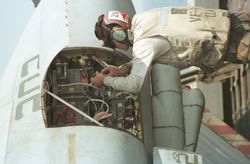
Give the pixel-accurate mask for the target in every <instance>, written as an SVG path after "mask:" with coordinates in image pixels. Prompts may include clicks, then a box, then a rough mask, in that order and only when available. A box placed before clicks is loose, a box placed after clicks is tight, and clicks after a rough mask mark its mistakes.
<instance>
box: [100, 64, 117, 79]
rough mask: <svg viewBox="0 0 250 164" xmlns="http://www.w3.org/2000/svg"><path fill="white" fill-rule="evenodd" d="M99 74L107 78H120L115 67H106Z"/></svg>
mask: <svg viewBox="0 0 250 164" xmlns="http://www.w3.org/2000/svg"><path fill="white" fill-rule="evenodd" d="M101 73H102V74H105V75H108V76H113V77H117V76H122V75H121V71H120V68H118V67H115V66H108V67H106V68H104V69H103V70H102V71H101Z"/></svg>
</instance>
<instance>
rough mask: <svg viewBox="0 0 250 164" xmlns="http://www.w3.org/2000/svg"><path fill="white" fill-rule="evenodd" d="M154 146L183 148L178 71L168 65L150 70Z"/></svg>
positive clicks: (157, 66)
mask: <svg viewBox="0 0 250 164" xmlns="http://www.w3.org/2000/svg"><path fill="white" fill-rule="evenodd" d="M152 93H153V96H152V109H153V128H154V144H155V146H157V147H167V148H173V149H177V150H183V148H184V121H183V120H184V118H183V109H182V94H181V84H180V73H179V70H178V69H176V68H175V67H173V66H170V65H164V64H154V65H153V68H152Z"/></svg>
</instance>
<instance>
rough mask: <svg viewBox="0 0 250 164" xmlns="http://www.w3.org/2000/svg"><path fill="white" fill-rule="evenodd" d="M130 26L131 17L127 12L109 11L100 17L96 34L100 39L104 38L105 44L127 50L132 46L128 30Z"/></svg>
mask: <svg viewBox="0 0 250 164" xmlns="http://www.w3.org/2000/svg"><path fill="white" fill-rule="evenodd" d="M130 26H131V19H130V17H129V16H128V15H127V14H126V13H124V12H121V11H109V12H107V13H105V14H103V15H101V16H99V17H98V21H97V23H96V25H95V35H96V37H97V38H98V39H99V40H103V42H104V46H107V47H110V48H120V49H124V50H126V49H128V47H129V46H132V44H131V41H130V40H129V38H128V32H127V30H128V29H129V28H130Z"/></svg>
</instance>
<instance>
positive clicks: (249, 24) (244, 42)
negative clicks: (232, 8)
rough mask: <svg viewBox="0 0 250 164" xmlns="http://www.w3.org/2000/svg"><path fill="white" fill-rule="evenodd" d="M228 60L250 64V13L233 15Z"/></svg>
mask: <svg viewBox="0 0 250 164" xmlns="http://www.w3.org/2000/svg"><path fill="white" fill-rule="evenodd" d="M226 60H227V61H229V62H232V63H249V62H250V12H243V13H238V14H233V15H231V31H230V42H229V47H228V52H227V54H226Z"/></svg>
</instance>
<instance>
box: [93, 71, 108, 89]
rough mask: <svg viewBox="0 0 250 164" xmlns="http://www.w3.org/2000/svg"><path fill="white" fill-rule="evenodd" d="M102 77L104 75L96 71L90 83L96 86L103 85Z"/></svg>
mask: <svg viewBox="0 0 250 164" xmlns="http://www.w3.org/2000/svg"><path fill="white" fill-rule="evenodd" d="M104 77H105V75H104V74H102V73H99V72H96V75H95V77H93V78H92V79H91V83H92V84H93V85H94V86H96V87H101V86H103V80H104Z"/></svg>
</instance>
